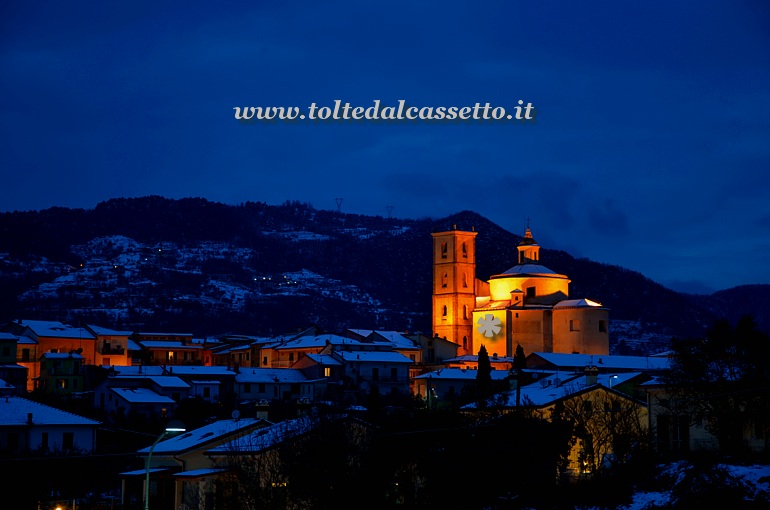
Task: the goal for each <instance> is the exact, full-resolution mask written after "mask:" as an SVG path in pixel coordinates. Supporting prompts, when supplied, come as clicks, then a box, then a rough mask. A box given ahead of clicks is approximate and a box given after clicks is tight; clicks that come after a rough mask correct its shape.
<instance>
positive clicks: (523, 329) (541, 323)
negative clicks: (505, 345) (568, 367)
mask: <svg viewBox="0 0 770 510" xmlns="http://www.w3.org/2000/svg"><path fill="white" fill-rule="evenodd" d="M508 322H509V324H510V339H511V341H510V342H509V343H510V346H511V349H510V352H509V354H508V355H509V356H513V355H514V354H515V353H516V344H521V347H522V348H523V349H524V353H525V354H530V353H532V352H549V349H550V346H551V344H552V339H551V311H550V310H546V309H538V310H516V309H514V310H509V311H508Z"/></svg>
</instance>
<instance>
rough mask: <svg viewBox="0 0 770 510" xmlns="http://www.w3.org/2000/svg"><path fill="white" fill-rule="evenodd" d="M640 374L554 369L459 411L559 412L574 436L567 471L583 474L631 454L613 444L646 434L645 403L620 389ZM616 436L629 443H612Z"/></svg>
mask: <svg viewBox="0 0 770 510" xmlns="http://www.w3.org/2000/svg"><path fill="white" fill-rule="evenodd" d="M645 377H647V376H646V374H644V373H641V372H625V373H622V374H600V373H599V372H598V370H597V369H596V368H595V367H594V366H589V367H585V369H584V373H583V374H576V373H574V372H567V373H565V372H556V373H553V374H550V375H548V376H546V377H544V378H542V379H539V380H538V381H537V382H533V383H531V384H529V385H526V386H520V387H517V388H514V389H512V390H509V391H506V392H503V393H500V394H498V395H495V396H493V397H491V398H490V399H488V400H487V401H486V403H485V406H483V407H482V406H480V405H479V404H478V403H476V402H474V403H471V404H467V405H465V406H463V407H462V410H463V411H464V412H470V413H477V414H478V413H489V412H492V413H508V412H527V413H531V414H532V415H534V416H538V417H540V418H543V419H546V420H552V419H554V418H555V417H557V416H558V418H559V419H561V420H565V421H567V422H569V423H570V424H571V426H572V427H573V433H574V434H575V436H574V444H573V446H571V448H570V451H569V456H568V462H569V464H568V467H567V470H568V473H569V474H571V475H573V476H582V475H588V474H591V473H593V472H595V471H596V470H597V469H598V468H599V467H600V466H603V465H606V463H608V462H614V461H615V460H617V459H622V458H625V456H626V455H628V454H629V453H630V451H619V450H617V449H616V448H615V445H619V444H633V442H634V441H633V438H638V439H639V442H640V443H641V442H643V440H644V439H646V438H647V435H648V418H647V405H646V402H644V401H642V400H638V399H636V398H634V397H633V396H631V395H629V394H627V393H624V392H622V391H619V388H620V387H623V386H625V387H634V386H635V383H634V381H635V380H644V378H645ZM619 438H623V439H627V440H628V441H616V439H619Z"/></svg>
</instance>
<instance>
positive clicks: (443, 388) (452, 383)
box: [413, 368, 510, 407]
mask: <svg viewBox="0 0 770 510" xmlns="http://www.w3.org/2000/svg"><path fill="white" fill-rule="evenodd" d="M478 373H479V372H478V370H476V369H469V368H440V369H438V370H433V371H431V372H427V373H425V374H421V375H418V376H417V377H415V378H414V381H413V386H414V393H415V395H419V396H420V397H422V398H423V399H425V400H426V402H427V403H428V404H429V406H431V407H435V406H437V405H440V403H451V404H455V403H457V399H458V397H460V396H461V395H462V394H463V392H464V391H467V389H468V388H471V387H473V386H474V385H475V384H476V377H477V376H478ZM490 376H491V378H492V381H494V382H498V383H501V382H503V381H505V380H507V379H508V377H509V376H510V374H509V373H508V371H507V370H492V372H491V373H490Z"/></svg>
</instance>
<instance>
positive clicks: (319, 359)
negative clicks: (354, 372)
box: [306, 353, 342, 366]
mask: <svg viewBox="0 0 770 510" xmlns="http://www.w3.org/2000/svg"><path fill="white" fill-rule="evenodd" d="M306 357H308V358H310V359H311V360H313V361H315V362H316V363H318V364H319V365H335V366H338V365H342V363H340V362H339V361H337V360H336V359H334V358H333V357H332V356H330V355H329V354H314V353H311V354H307V355H306Z"/></svg>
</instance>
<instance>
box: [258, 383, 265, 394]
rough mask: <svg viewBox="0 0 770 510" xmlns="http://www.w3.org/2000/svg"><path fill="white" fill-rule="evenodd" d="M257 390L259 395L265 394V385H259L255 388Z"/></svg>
mask: <svg viewBox="0 0 770 510" xmlns="http://www.w3.org/2000/svg"><path fill="white" fill-rule="evenodd" d="M257 388H258V389H259V392H260V393H264V392H265V383H259V386H258V387H257Z"/></svg>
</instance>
